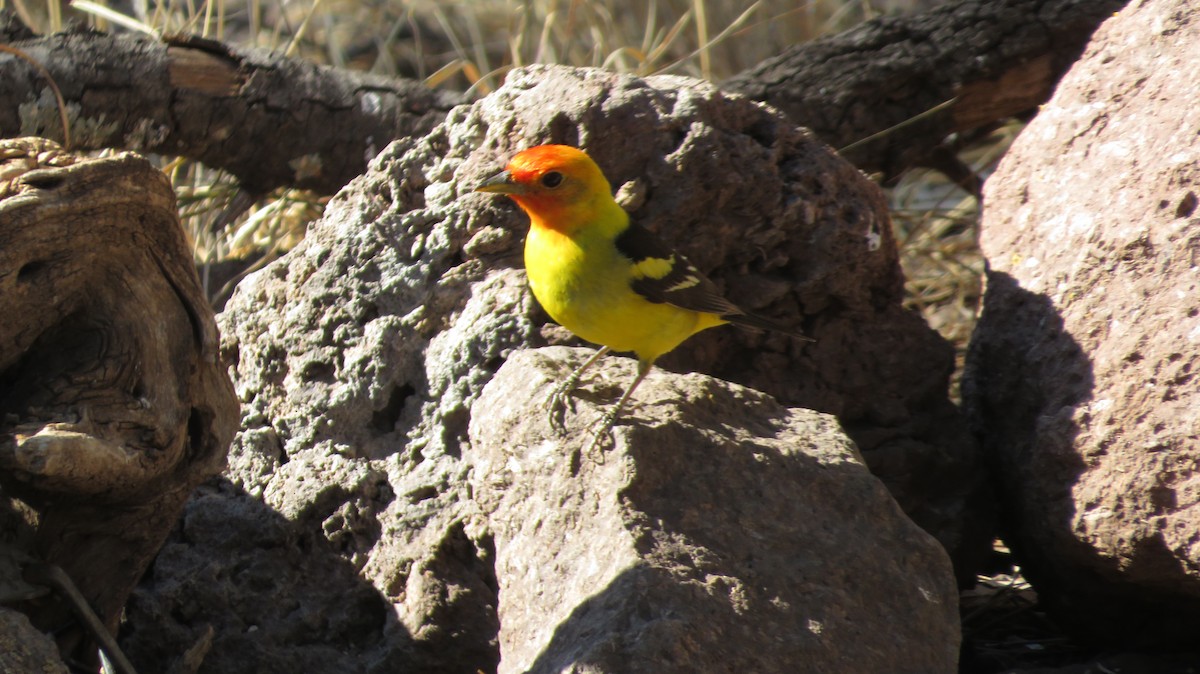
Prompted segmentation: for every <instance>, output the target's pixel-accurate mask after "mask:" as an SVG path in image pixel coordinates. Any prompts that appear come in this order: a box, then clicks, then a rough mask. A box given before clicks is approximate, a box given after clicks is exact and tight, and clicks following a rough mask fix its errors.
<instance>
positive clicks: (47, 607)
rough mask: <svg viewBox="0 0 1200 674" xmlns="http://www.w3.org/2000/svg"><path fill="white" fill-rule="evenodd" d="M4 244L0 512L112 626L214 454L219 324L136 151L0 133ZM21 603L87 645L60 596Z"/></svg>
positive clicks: (165, 192) (219, 423)
mask: <svg viewBox="0 0 1200 674" xmlns="http://www.w3.org/2000/svg"><path fill="white" fill-rule="evenodd" d="M0 240H2V241H3V242H4V243H3V245H2V246H0V315H3V316H5V320H4V321H0V497H2V498H0V519H3V520H4V521H6V522H7V523H8V524H9V528H11V529H17V530H20V531H23V532H25V533H24V535H25V538H24V539H23V540H22V541H21V542H18V543H16V544H17V545H18V546H19V547H23V548H25V549H26V551H27V552H28V553H29V554H30V555H31V556H32V557H33V558H36V559H38V560H40V561H41V562H44V563H45V564H52V565H57V566H59V567H61V568H62V569H63V570H64V571H65V572H66V573H67V575H68V576H70V578H71V579H72V580H73V581H74V583H75V585H76V586H77V587H78V588H79V589H80V590H81V591H82V593H83V595H84V596H85V598H86V599H87V600H88V602H89V604H90V605H91V607H92V609H93V610H94V611H95V612H96V613H97V614H98V615H99V616H100V619H101V620H102V621H103V622H104V623H105V624H106V625H107V627H108V628H109V629H110V630H115V628H116V626H117V623H118V621H119V618H120V615H121V610H122V607H123V606H124V604H125V600H126V598H127V597H128V595H129V593H130V591H131V590H132V589H133V586H134V584H135V583H136V582H137V580H138V578H139V577H140V576H141V575H142V572H143V571H144V570H145V569H146V567H147V565H148V564H149V563H150V561H151V559H152V558H153V557H154V555H155V554H156V553H157V551H158V549H159V547H160V546H161V544H162V541H163V540H164V538H165V537H166V535H167V533H168V532H169V531H170V529H171V527H172V526H173V525H174V523H175V521H176V520H177V519H178V517H179V514H180V512H181V510H182V507H183V503H184V501H185V499H186V498H187V497H188V495H189V493H190V492H191V491H192V490H193V488H195V487H196V485H198V484H199V483H200V482H201V481H202V480H204V479H206V478H208V477H210V476H212V475H215V474H217V473H218V472H219V471H220V470H221V469H222V468H223V467H224V465H225V452H226V450H227V447H228V445H229V442H230V440H231V439H232V437H233V433H234V430H235V429H236V427H237V423H238V414H237V402H236V399H235V397H234V392H233V387H232V384H231V383H230V381H229V376H228V374H227V373H226V371H225V369H224V367H223V366H222V365H221V364H220V362H219V361H218V358H217V349H218V336H217V329H216V324H215V322H214V320H213V315H212V311H211V309H209V307H208V304H207V302H206V301H205V298H204V296H203V294H202V293H201V291H200V284H199V279H198V278H197V276H196V272H195V269H194V267H193V266H192V256H191V252H190V250H189V248H188V245H187V242H186V240H185V237H184V234H183V231H182V229H181V228H180V226H179V220H178V216H177V215H176V209H175V199H174V193H173V192H172V190H171V186H170V184H169V183H168V182H167V180H166V178H165V176H164V175H163V174H162V172H160V171H158V170H156V169H155V168H154V167H153V166H152V165H151V164H150V163H149V162H147V161H146V160H144V159H141V158H140V157H137V156H134V155H131V154H121V155H117V156H115V157H111V158H106V159H83V158H79V157H76V156H74V155H69V154H66V153H63V152H62V151H60V150H59V148H58V147H57V146H56V145H54V144H53V143H51V142H49V141H45V140H41V139H18V140H10V141H0ZM14 522H15V523H17V526H11V525H12V524H13V523H14ZM0 542H4V541H0ZM7 543H9V544H13V542H12V541H7ZM21 608H22V610H23V611H24V612H25V613H27V614H28V615H29V616H30V618H31V620H32V621H33V622H34V624H35V626H37V627H38V628H39V629H42V630H46V631H49V630H51V629H54V630H55V633H56V636H57V638H58V640H59V645H60V648H61V649H63V650H64V653H65V654H70V655H73V656H76V657H82V658H85V660H86V659H87V658H89V655H90V654H89V653H88V650H89V648H88V647H87V646H86V642H87V641H88V639H86V638H81V637H80V635H79V634H78V633H76V632H75V631H73V630H62V629H61V627H62V625H63V624H65V623H68V622H71V611H70V610H69V609H68V607H67V606H66V605H64V604H63V603H62V602H60V601H57V600H55V599H53V598H40V599H35V600H31V601H29V602H27V603H26V604H24V605H22V606H21ZM91 653H94V648H92V649H91Z"/></svg>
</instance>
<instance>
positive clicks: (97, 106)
mask: <svg viewBox="0 0 1200 674" xmlns="http://www.w3.org/2000/svg"><path fill="white" fill-rule="evenodd" d="M5 25H9V26H10V25H11V22H10V23H9V24H6V23H4V22H0V26H5ZM5 33H7V34H9V35H17V36H18V37H19V36H20V35H21V33H20V32H19V31H16V30H15V29H13V28H11V27H10V28H9V29H7V30H6V31H5ZM9 46H10V47H13V48H16V49H20V50H21V51H23V52H25V53H27V54H29V55H30V56H32V57H33V58H34V59H35V60H36V61H38V62H39V63H41V64H42V65H43V66H45V68H46V69H47V70H48V71H49V73H50V76H51V77H52V78H53V79H54V81H55V82H56V83H57V84H58V86H59V87H60V88H61V89H62V93H63V96H64V98H65V99H66V101H67V106H68V109H69V113H70V117H71V130H72V138H73V141H74V149H77V150H96V149H101V148H122V149H127V150H136V151H138V152H143V153H155V154H170V155H180V156H185V157H189V158H191V159H195V160H197V161H201V162H203V163H205V164H207V165H209V166H213V167H217V168H221V169H225V170H227V171H229V172H230V173H232V174H233V175H234V176H236V177H237V178H238V180H239V181H240V182H241V185H242V187H243V188H244V189H246V190H247V191H248V192H250V193H254V194H258V193H263V192H266V191H269V190H271V189H273V188H275V187H279V186H283V185H287V186H291V187H298V188H302V189H309V190H313V191H315V192H317V193H320V194H332V193H333V192H335V191H337V190H338V188H340V187H341V186H342V185H344V184H345V183H347V182H348V181H349V180H350V179H351V178H353V177H355V176H357V175H359V174H361V173H362V172H363V171H364V170H365V169H366V165H367V161H369V160H370V159H371V157H373V156H375V154H376V153H377V152H378V151H379V150H381V149H382V148H383V147H384V146H385V145H387V143H388V142H390V141H391V140H392V139H394V138H398V137H404V136H414V135H415V136H421V135H424V134H425V133H426V132H427V131H428V130H429V129H431V128H433V126H434V125H435V124H437V123H438V122H440V121H441V120H442V118H443V117H444V116H445V113H446V112H447V111H448V110H449V109H450V108H451V107H452V106H453V105H455V104H457V103H458V102H460V98H459V97H458V96H457V95H455V94H451V93H447V92H442V91H434V90H431V89H429V88H427V87H425V86H423V85H422V84H420V83H418V82H414V81H411V80H402V79H394V78H387V77H380V76H376V75H369V74H366V73H359V72H351V71H343V70H337V69H334V68H329V67H323V66H317V65H314V64H311V63H306V62H304V61H300V60H297V59H292V58H286V57H284V56H281V55H279V54H275V53H272V52H268V51H266V50H261V49H245V50H243V49H234V48H231V47H228V46H225V45H223V44H220V43H217V42H213V41H209V40H201V39H198V38H179V39H168V40H167V41H165V42H159V41H155V40H151V39H148V38H145V37H141V36H129V35H120V36H114V35H106V34H102V33H96V32H76V33H59V34H56V35H51V36H47V37H42V38H36V39H16V40H13V41H11V42H10V43H9ZM47 91H48V90H47V87H46V81H45V78H44V77H43V76H42V75H41V74H40V73H39V72H38V71H37V69H36V68H34V66H33V65H31V64H30V63H28V62H26V61H24V60H21V59H17V58H14V57H12V56H11V55H9V54H4V53H0V136H9V137H11V136H18V135H27V136H42V137H46V138H51V139H55V140H62V138H63V135H62V125H61V124H60V122H59V113H58V109H57V106H56V105H55V101H54V98H53V97H52V96H50V95H49V94H48V93H47Z"/></svg>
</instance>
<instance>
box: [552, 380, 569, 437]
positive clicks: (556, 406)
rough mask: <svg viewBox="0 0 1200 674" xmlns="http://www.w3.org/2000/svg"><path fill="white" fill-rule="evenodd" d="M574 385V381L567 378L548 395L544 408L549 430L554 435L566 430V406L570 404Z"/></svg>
mask: <svg viewBox="0 0 1200 674" xmlns="http://www.w3.org/2000/svg"><path fill="white" fill-rule="evenodd" d="M575 384H576V381H575V380H574V379H573V378H571V377H568V378H567V379H566V381H564V382H563V383H561V384H559V385H558V386H555V387H554V391H553V392H551V393H550V399H549V400H548V401H547V405H546V407H547V409H548V411H549V413H550V428H551V429H552V430H553V431H554V432H556V433H562V432H563V431H564V430H566V423H565V419H566V413H567V405H568V404H569V403H570V402H571V391H572V390H574V388H575Z"/></svg>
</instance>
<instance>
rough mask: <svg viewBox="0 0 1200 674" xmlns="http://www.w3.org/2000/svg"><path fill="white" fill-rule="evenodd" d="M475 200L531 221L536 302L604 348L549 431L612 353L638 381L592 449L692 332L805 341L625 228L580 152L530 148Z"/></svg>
mask: <svg viewBox="0 0 1200 674" xmlns="http://www.w3.org/2000/svg"><path fill="white" fill-rule="evenodd" d="M476 191H478V192H491V193H495V194H503V195H506V196H508V197H509V198H511V199H512V200H513V201H515V202H516V203H517V205H518V206H520V207H521V209H522V210H524V211H525V213H526V214H528V215H529V222H530V228H529V236H528V237H527V238H526V240H525V270H526V272H527V273H528V275H529V285H530V287H531V288H532V289H533V294H534V296H535V297H536V298H537V299H538V301H539V302H541V304H542V306H543V307H544V308H545V309H546V312H547V313H549V314H550V317H551V318H553V319H554V320H555V321H557V322H558V323H559V324H561V325H562V326H564V327H566V328H567V329H568V330H570V331H571V332H573V333H575V334H576V335H578V336H579V337H582V338H583V339H585V340H587V341H589V342H594V343H596V344H599V345H601V348H600V349H599V350H598V351H597V352H596V353H595V354H593V355H592V357H591V358H588V360H587V361H585V362H584V363H583V365H581V366H580V367H578V368H577V369H576V370H575V371H574V372H572V373H571V375H570V376H569V377H567V379H566V380H565V381H564V382H563V383H562V384H561V385H560V386H559V387H557V388H556V390H555V393H554V395H553V397H552V398H551V419H552V421H553V420H554V419H555V417H556V416H557V414H559V413H561V411H562V406H563V405H564V404H565V401H566V397H567V396H568V395H570V392H571V390H573V389H574V388H575V386H576V384H578V383H579V377H580V375H581V374H582V373H583V371H584V370H585V369H587V367H588V366H589V365H591V364H592V363H594V362H596V360H597V359H599V358H600V357H601V356H603V355H604V354H606V353H608V352H609V351H610V350H615V351H632V352H633V353H634V354H636V355H637V358H638V373H637V377H636V378H634V380H633V382H632V383H631V384H630V385H629V387H628V388H627V389H625V392H624V393H623V394H622V395H621V397H620V399H619V400H617V403H616V404H615V405H613V406H612V407H611V408H609V410H608V412H607V413H606V414H605V415H604V418H603V420H602V422H601V426H600V428H599V429H598V431H597V433H596V436H595V439H594V440H593V443H592V447H595V446H596V445H597V444H598V443H599V442H600V441H601V439H602V438H603V437H604V436H605V435H606V434H607V433H608V431H609V430H610V429H611V428H612V425H613V423H614V422H615V421H616V418H617V415H618V413H619V412H620V411H621V408H622V407H623V406H624V405H625V403H626V401H628V400H629V396H630V395H631V394H632V393H633V390H634V389H635V388H637V385H638V384H640V383H641V381H642V379H643V378H645V376H646V373H647V372H649V371H650V368H651V367H652V366H653V365H654V361H655V360H656V359H658V357H659V356H661V355H663V354H665V353H667V352H668V351H670V350H672V349H674V348H675V347H676V346H679V344H680V343H681V342H683V340H685V339H687V338H688V337H691V336H692V335H694V334H696V333H697V332H700V331H701V330H706V329H708V328H711V327H714V326H717V325H722V324H724V323H734V324H737V325H742V326H746V327H750V328H759V329H767V330H775V331H779V332H784V333H788V334H791V335H793V336H796V337H800V338H802V339H807V338H806V337H804V336H803V335H801V334H800V333H799V332H798V331H796V330H792V329H790V328H787V327H784V326H781V325H779V324H777V323H775V322H773V321H770V320H768V319H765V318H762V317H760V316H755V315H753V314H749V313H747V312H745V311H742V310H741V309H739V308H738V307H737V306H736V305H735V304H733V303H732V302H730V301H729V300H727V299H725V298H724V297H722V296H721V294H720V293H719V292H718V291H717V288H716V286H715V285H714V284H713V282H712V281H710V280H708V278H706V277H705V276H704V274H701V273H700V271H699V270H697V269H696V268H695V267H694V266H692V264H691V263H690V262H688V261H687V259H686V258H684V257H683V256H682V255H680V254H678V253H675V252H673V251H672V250H671V249H670V248H669V247H668V246H667V245H666V244H665V243H664V242H663V241H662V240H661V239H659V237H658V236H657V235H655V234H654V233H653V232H651V231H650V230H648V229H646V228H645V227H642V226H641V225H639V224H637V223H636V222H633V221H632V220H630V218H629V215H628V214H627V213H626V212H625V210H624V209H623V208H621V206H620V204H618V203H617V201H616V199H614V198H613V194H612V188H611V186H610V185H609V183H608V180H607V179H606V178H605V177H604V174H603V173H602V172H601V171H600V167H599V166H597V165H596V162H594V161H592V158H591V157H589V156H588V155H587V154H586V153H584V152H583V151H581V150H578V149H575V148H573V147H568V146H565V145H540V146H538V147H533V148H530V149H528V150H525V151H523V152H520V153H518V154H517V155H516V156H514V157H513V158H512V160H511V161H510V162H509V163H508V166H506V167H505V170H504V171H502V172H500V173H499V174H497V175H496V176H494V177H492V178H490V179H488V180H487V181H485V182H484V183H483V184H482V185H480V186H479V187H477V188H476Z"/></svg>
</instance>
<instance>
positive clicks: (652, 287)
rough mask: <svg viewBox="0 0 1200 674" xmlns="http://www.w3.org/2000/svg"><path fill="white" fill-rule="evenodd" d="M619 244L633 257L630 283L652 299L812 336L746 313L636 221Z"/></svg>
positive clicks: (751, 325) (746, 324)
mask: <svg viewBox="0 0 1200 674" xmlns="http://www.w3.org/2000/svg"><path fill="white" fill-rule="evenodd" d="M616 246H617V250H618V251H620V253H621V254H622V255H624V256H625V257H627V258H629V259H630V260H632V261H633V274H634V277H633V280H632V281H631V282H630V287H631V288H632V289H633V291H634V292H635V293H637V294H639V295H641V296H642V297H645V298H646V299H647V300H650V301H651V302H656V303H663V302H665V303H667V304H672V305H674V306H677V307H680V308H682V309H690V310H692V311H702V312H704V313H709V314H716V315H718V316H720V317H721V318H723V319H725V320H727V321H729V322H730V323H733V324H735V325H741V326H743V327H748V328H755V329H758V330H772V331H775V332H782V333H784V334H788V335H792V336H793V337H799V338H801V339H805V340H808V339H809V338H808V337H806V336H804V334H802V333H801V332H800V331H799V330H797V329H795V328H789V327H787V326H785V325H780V324H779V323H776V322H775V321H772V320H771V319H769V318H763V317H762V316H757V315H755V314H751V313H747V312H745V311H743V310H742V309H741V308H740V307H738V306H737V305H736V304H734V303H733V302H730V301H729V300H727V299H725V296H724V295H722V294H721V292H720V291H719V290H718V289H717V286H716V284H714V283H713V282H712V281H710V280H709V279H708V277H707V276H705V275H704V274H702V273H700V270H699V269H696V267H695V266H694V265H693V264H692V263H691V262H689V261H688V259H687V258H686V257H684V256H682V255H680V254H679V253H676V252H675V251H673V250H671V249H670V247H668V246H667V244H666V243H665V242H664V241H663V240H662V239H660V238H658V235H657V234H655V233H654V232H651V231H650V230H648V229H646V228H645V227H643V226H641V225H639V224H638V223H636V222H633V221H630V223H629V227H628V228H627V229H626V230H625V231H624V232H621V234H620V235H618V236H617V239H616ZM810 341H811V340H810Z"/></svg>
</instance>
